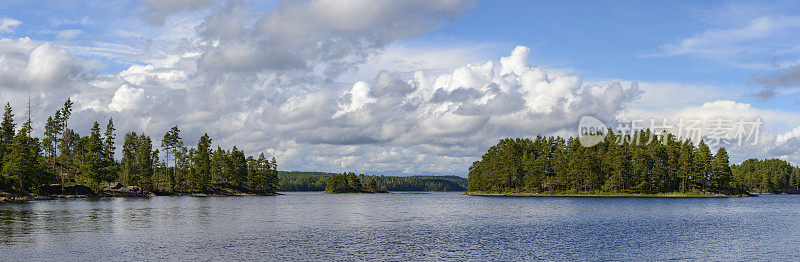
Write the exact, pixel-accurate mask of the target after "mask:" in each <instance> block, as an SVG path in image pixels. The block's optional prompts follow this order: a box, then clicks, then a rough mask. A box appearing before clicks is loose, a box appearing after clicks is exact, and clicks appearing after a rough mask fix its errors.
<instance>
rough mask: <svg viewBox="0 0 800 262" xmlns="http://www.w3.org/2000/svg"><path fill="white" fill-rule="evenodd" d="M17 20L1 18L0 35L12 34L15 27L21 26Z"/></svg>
mask: <svg viewBox="0 0 800 262" xmlns="http://www.w3.org/2000/svg"><path fill="white" fill-rule="evenodd" d="M21 24H22V22H20V21H19V20H16V19H13V18H8V17H2V18H0V33H12V32H14V29H15V28H17V26H19V25H21Z"/></svg>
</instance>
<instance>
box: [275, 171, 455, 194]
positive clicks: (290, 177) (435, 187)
mask: <svg viewBox="0 0 800 262" xmlns="http://www.w3.org/2000/svg"><path fill="white" fill-rule="evenodd" d="M333 175H336V174H335V173H324V172H300V171H278V181H279V182H278V191H325V189H326V188H327V181H328V178H329V177H331V176H333ZM374 177H375V179H376V180H377V181H378V183H379V184H381V185H386V188H387V190H389V191H467V179H466V178H463V177H458V176H423V175H420V176H383V175H380V176H374Z"/></svg>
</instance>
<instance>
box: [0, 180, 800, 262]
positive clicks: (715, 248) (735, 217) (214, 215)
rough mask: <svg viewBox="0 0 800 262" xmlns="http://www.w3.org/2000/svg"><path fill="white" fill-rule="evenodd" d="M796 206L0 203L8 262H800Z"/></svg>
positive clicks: (736, 202)
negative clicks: (366, 261) (346, 261)
mask: <svg viewBox="0 0 800 262" xmlns="http://www.w3.org/2000/svg"><path fill="white" fill-rule="evenodd" d="M798 257H800V196H761V197H756V198H724V199H640V198H503V197H470V196H463V195H459V194H457V193H433V194H428V195H397V194H393V195H388V194H376V195H367V194H362V195H352V194H350V195H327V194H321V193H287V194H286V195H283V196H277V197H154V198H106V199H94V200H92V199H74V200H55V201H41V202H31V203H21V204H20V203H15V204H9V203H7V204H0V260H3V261H8V260H83V261H86V260H98V259H103V260H231V259H241V260H251V259H252V260H339V259H349V260H354V259H357V260H361V259H370V260H465V259H466V260H486V259H494V260H652V259H657V260H673V259H677V260H732V259H735V260H796V259H798Z"/></svg>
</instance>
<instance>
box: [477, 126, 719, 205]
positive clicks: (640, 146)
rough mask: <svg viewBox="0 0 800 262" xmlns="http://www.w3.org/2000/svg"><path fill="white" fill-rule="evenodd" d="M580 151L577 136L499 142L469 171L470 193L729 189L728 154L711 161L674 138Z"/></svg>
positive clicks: (629, 138)
mask: <svg viewBox="0 0 800 262" xmlns="http://www.w3.org/2000/svg"><path fill="white" fill-rule="evenodd" d="M608 132H609V135H608V136H607V137H606V139H605V140H604V141H602V142H601V143H599V144H598V145H595V146H592V147H584V146H582V145H581V144H580V141H579V140H578V139H576V138H572V137H570V138H567V139H564V138H561V137H547V138H546V137H542V136H537V137H536V138H534V139H533V140H531V139H527V138H525V139H521V138H517V139H511V138H505V139H501V140H500V141H499V142H498V143H497V145H494V146H492V147H490V148H489V150H488V151H487V153H486V154H484V155H483V156H482V157H481V159H480V160H479V161H476V162H474V163H473V164H472V166H471V167H470V168H469V191H470V192H510V193H546V192H573V193H581V192H583V193H587V192H596V193H600V192H612V193H638V194H655V193H670V192H679V191H680V192H687V191H690V192H722V191H725V192H727V191H726V190H728V189H730V186H729V183H727V182H726V181H728V180H729V178H728V177H730V175H729V174H728V173H729V168H728V169H726V168H725V167H726V166H727V165H728V159H727V153H726V152H725V151H724V149H721V151H720V152H718V153H717V155H716V156H714V157H712V156H711V153H710V149H709V148H708V146H707V145H706V144H705V143H704V142H702V141H700V143H699V144H698V146H697V147H695V145H694V144H693V143H692V142H691V141H689V140H684V141H679V140H677V139H676V138H675V136H673V135H671V134H668V133H662V134H654V133H652V132H651V131H649V130H644V131H637V132H634V133H633V134H615V133H613V132H612V130H609V131H608Z"/></svg>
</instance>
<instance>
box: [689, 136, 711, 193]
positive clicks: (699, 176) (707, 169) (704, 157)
mask: <svg viewBox="0 0 800 262" xmlns="http://www.w3.org/2000/svg"><path fill="white" fill-rule="evenodd" d="M711 158H712V157H711V149H709V148H708V145H706V143H705V142H703V141H702V140H701V141H700V143H699V144H698V146H697V149H696V150H695V152H694V174H693V175H692V180H693V181H692V182H693V184H694V185H695V186H696V187H700V188H703V189H705V188H706V187H707V185H708V181H709V179H710V176H711Z"/></svg>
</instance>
